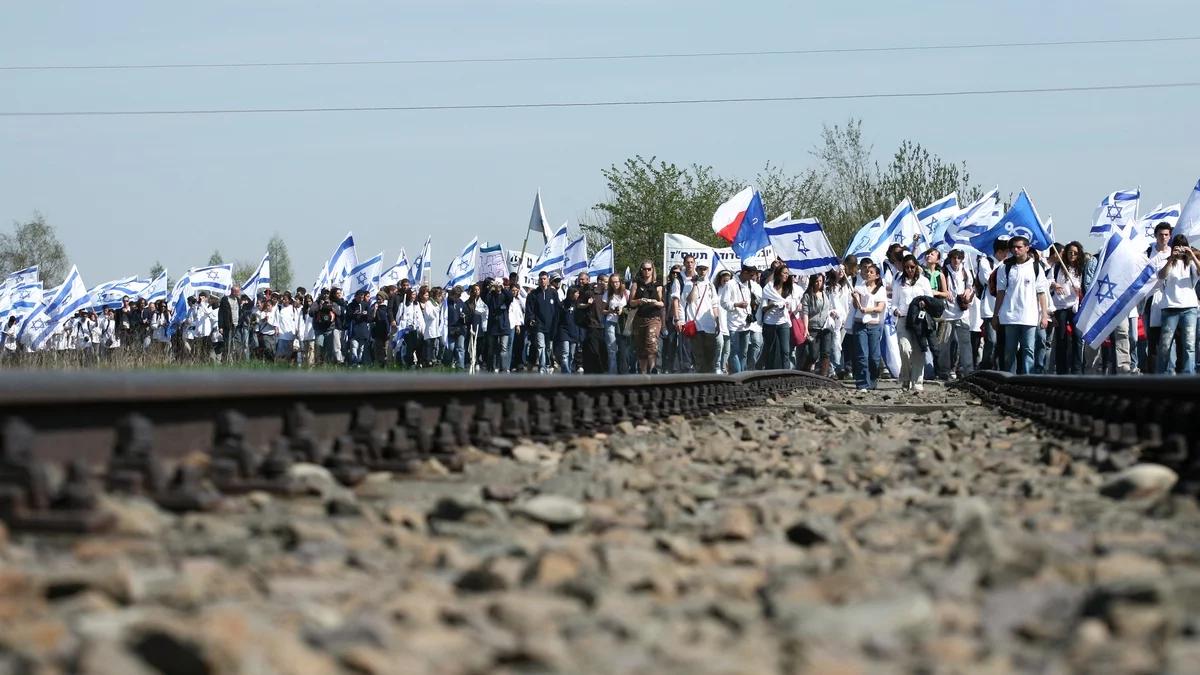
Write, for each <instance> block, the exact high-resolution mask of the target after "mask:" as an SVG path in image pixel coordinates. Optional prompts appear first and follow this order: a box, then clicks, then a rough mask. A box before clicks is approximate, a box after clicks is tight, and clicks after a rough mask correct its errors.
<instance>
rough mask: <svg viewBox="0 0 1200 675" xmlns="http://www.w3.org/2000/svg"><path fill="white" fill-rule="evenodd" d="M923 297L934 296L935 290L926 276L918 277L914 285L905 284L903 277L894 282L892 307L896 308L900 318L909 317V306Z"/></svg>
mask: <svg viewBox="0 0 1200 675" xmlns="http://www.w3.org/2000/svg"><path fill="white" fill-rule="evenodd" d="M923 295H933V288H932V287H931V286H930V285H929V279H926V278H925V275H924V274H922V275H921V276H919V277H917V282H916V283H915V284H912V285H909V284H906V283H904V277H902V276H901V277H896V280H895V281H893V282H892V306H893V307H895V308H896V312H897V314H898V316H908V306H909V305H910V304H912V301H913V300H916V299H917V298H919V297H921V296H923Z"/></svg>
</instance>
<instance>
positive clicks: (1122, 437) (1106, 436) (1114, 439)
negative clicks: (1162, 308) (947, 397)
mask: <svg viewBox="0 0 1200 675" xmlns="http://www.w3.org/2000/svg"><path fill="white" fill-rule="evenodd" d="M952 386H954V387H956V388H961V389H964V390H966V391H968V392H970V393H972V394H974V395H976V396H978V397H979V398H980V399H982V400H983V401H984V402H986V403H990V404H992V405H996V406H999V407H1001V408H1003V409H1005V410H1008V411H1009V412H1013V413H1016V414H1019V415H1022V416H1025V417H1029V418H1031V419H1033V420H1036V421H1037V422H1039V423H1041V424H1043V425H1045V426H1046V427H1047V428H1050V429H1053V430H1056V431H1059V432H1061V433H1064V434H1067V435H1070V436H1075V437H1080V438H1086V439H1087V440H1088V441H1090V443H1091V445H1090V448H1089V456H1088V457H1086V458H1085V459H1087V460H1089V461H1091V462H1092V463H1094V464H1096V465H1097V466H1099V467H1100V468H1102V469H1123V468H1127V467H1128V466H1131V465H1132V464H1134V463H1135V462H1139V461H1148V462H1155V463H1158V464H1162V465H1164V466H1167V467H1170V468H1171V469H1173V470H1174V471H1175V472H1176V473H1178V474H1179V482H1178V483H1177V484H1176V489H1177V490H1178V491H1180V492H1184V493H1187V494H1193V495H1200V380H1198V379H1196V378H1192V377H1172V376H1163V375H1149V376H1139V377H1097V376H1079V375H1072V376H1067V375H1013V374H1010V373H1004V372H998V371H980V372H976V373H973V374H972V375H970V376H969V377H967V378H964V379H963V380H960V381H959V382H957V383H955V384H954V385H952Z"/></svg>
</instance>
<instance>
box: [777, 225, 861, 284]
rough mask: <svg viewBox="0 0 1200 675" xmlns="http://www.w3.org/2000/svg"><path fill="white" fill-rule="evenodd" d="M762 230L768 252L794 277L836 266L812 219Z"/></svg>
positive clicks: (822, 230) (837, 261)
mask: <svg viewBox="0 0 1200 675" xmlns="http://www.w3.org/2000/svg"><path fill="white" fill-rule="evenodd" d="M766 231H767V238H768V239H770V241H771V250H773V251H774V252H775V255H776V256H777V257H778V258H779V259H780V260H782V261H783V262H784V264H785V265H787V267H788V269H789V270H791V271H792V273H794V274H804V275H812V274H817V273H819V272H825V271H828V270H831V269H834V268H836V267H837V266H838V265H839V264H840V261H839V260H838V257H837V254H836V253H834V252H833V246H831V245H830V244H829V238H828V237H826V236H825V230H824V229H822V228H821V223H820V222H819V221H818V220H817V219H816V218H804V219H801V220H791V221H787V222H783V223H775V224H772V225H767V226H766ZM872 260H874V258H872Z"/></svg>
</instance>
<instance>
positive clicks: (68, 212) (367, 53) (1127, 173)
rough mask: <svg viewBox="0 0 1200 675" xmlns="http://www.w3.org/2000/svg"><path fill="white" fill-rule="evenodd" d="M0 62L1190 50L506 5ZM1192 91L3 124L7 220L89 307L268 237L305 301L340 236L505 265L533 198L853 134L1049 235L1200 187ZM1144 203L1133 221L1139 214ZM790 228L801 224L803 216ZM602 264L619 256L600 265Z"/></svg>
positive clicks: (661, 78) (673, 12)
mask: <svg viewBox="0 0 1200 675" xmlns="http://www.w3.org/2000/svg"><path fill="white" fill-rule="evenodd" d="M4 13H5V18H4V21H3V22H2V23H0V44H2V45H4V48H3V50H2V51H0V65H65V64H94V65H103V64H117V63H186V62H237V61H291V60H306V61H311V60H354V59H370V60H376V59H404V58H457V57H504V56H543V55H553V56H569V55H581V54H629V53H647V52H691V51H713V50H737V51H743V50H753V49H801V48H819V47H844V46H892V45H912V44H937V43H952V42H953V43H959V42H1000V41H1037V40H1074V39H1085V40H1089V39H1106V38H1131V37H1153V36H1181V35H1192V34H1200V4H1197V3H1196V2H1195V1H1194V0H1191V1H1187V0H1167V1H1148V2H1139V3H1130V2H1115V1H1112V0H1101V1H1098V2H1090V3H1076V2H1072V3H1065V2H1064V3H1047V2H1044V1H1042V2H1035V1H1030V0H1019V1H1013V2H1006V3H983V2H945V1H931V2H922V3H895V2H881V1H875V2H842V3H798V2H783V1H779V2H745V3H732V2H712V1H709V0H687V1H670V2H663V1H651V0H640V1H637V2H634V1H631V0H604V1H602V2H601V1H594V0H571V1H557V2H556V1H551V0H541V1H537V0H534V1H530V0H509V1H507V2H503V3H492V2H460V1H455V0H437V1H436V2H402V3H380V2H365V1H361V0H343V1H340V2H336V3H296V2H283V1H282V0H271V1H262V2H254V3H246V2H234V1H232V0H210V1H208V2H203V3H174V2H170V3H164V2H159V1H149V0H126V1H124V2H119V3H96V2H58V1H55V0H42V1H40V2H35V3H13V4H10V6H9V7H6V9H5V12H4ZM1197 63H1200V42H1175V43H1159V44H1149V45H1112V46H1075V47H1038V48H1023V49H989V50H967V51H926V52H903V53H884V54H826V55H804V56H767V57H737V58H724V59H716V58H712V59H690V60H661V61H655V60H651V61H603V62H555V63H523V64H522V63H500V64H454V65H386V66H384V65H377V66H361V67H340V68H333V67H324V68H293V69H262V70H249V69H246V70H242V69H216V70H131V71H0V90H3V91H4V92H5V96H4V97H3V98H2V99H0V110H3V111H43V110H80V109H85V110H104V109H111V110H117V109H147V108H161V109H177V108H214V107H221V108H226V107H229V108H256V107H289V106H291V107H319V106H342V105H348V106H361V105H368V106H369V105H422V104H469V103H513V102H539V101H584V100H621V99H651V98H654V99H663V98H703V97H747V96H789V95H811V94H843V93H864V92H889V91H922V90H942V89H979V88H1012V87H1055V86H1080V85H1097V84H1111V83H1118V84H1123V83H1144V82H1180V81H1189V80H1196V79H1197V76H1196V64H1197ZM1198 104H1200V89H1174V90H1156V91H1150V92H1133V93H1126V92H1099V93H1080V94H1036V95H1024V96H991V97H971V98H942V99H899V100H868V101H844V100H843V101H827V102H795V103H770V104H726V105H706V106H671V107H636V108H592V109H542V110H505V111H451V112H446V111H441V112H368V113H329V114H291V115H240V116H203V117H196V116H178V117H87V118H80V117H63V118H40V117H34V118H13V117H7V118H0V222H2V224H3V226H4V227H5V228H8V227H9V225H10V223H11V222H12V221H13V220H18V219H27V218H28V217H30V216H31V215H32V213H33V212H34V211H35V210H40V211H41V212H42V213H43V214H45V216H46V217H47V219H48V220H49V221H50V222H51V223H53V224H54V225H55V226H56V227H57V228H58V232H59V234H60V237H61V239H62V240H63V242H64V244H65V245H66V248H67V252H68V255H69V256H70V257H71V260H72V262H75V263H76V264H78V265H79V267H80V270H81V271H82V273H83V275H84V279H85V280H86V281H87V282H88V283H89V284H94V283H98V282H101V281H104V280H108V279H111V278H116V277H119V276H123V275H128V274H134V273H138V274H145V273H146V271H147V270H148V269H149V267H150V265H151V264H152V263H153V262H154V261H155V260H156V259H158V260H161V261H162V262H163V263H164V264H166V265H167V266H168V268H169V269H170V270H171V272H172V275H173V276H177V275H178V274H179V273H180V272H182V271H183V270H184V269H186V268H187V267H189V266H196V265H201V264H204V263H205V261H207V259H208V256H209V254H210V253H211V252H212V250H213V249H214V248H217V249H220V251H221V253H222V254H224V256H225V258H226V259H227V260H232V259H246V260H251V259H253V260H257V258H258V257H260V256H261V254H262V252H263V249H264V246H265V244H266V241H267V239H268V238H269V237H270V236H271V234H272V233H273V232H276V231H278V232H280V233H281V234H282V235H283V236H284V237H285V239H286V241H287V243H288V246H289V249H290V251H291V255H292V261H293V267H294V270H295V273H296V277H297V281H299V282H301V283H305V284H308V283H311V281H312V280H313V278H314V277H315V276H316V271H317V268H318V266H319V265H320V264H321V263H322V262H323V260H324V259H325V257H326V256H327V255H328V254H329V252H330V250H331V249H332V248H333V247H334V245H335V244H336V243H337V242H338V240H339V239H340V237H341V236H342V235H343V234H345V232H346V231H347V230H353V231H354V233H355V236H356V238H357V240H358V242H359V244H358V248H359V253H360V257H361V258H363V259H365V258H367V257H369V256H371V255H374V254H375V253H376V252H377V251H379V250H380V249H383V250H385V252H386V253H385V256H386V259H387V260H388V261H390V260H392V259H394V257H395V255H396V253H397V251H398V249H399V248H400V247H401V246H405V247H407V248H408V249H409V251H410V255H411V254H412V252H413V249H415V248H417V247H418V246H419V245H420V243H421V242H422V241H423V240H424V238H425V235H426V234H427V233H432V234H433V237H434V270H435V278H440V273H441V272H442V271H444V269H445V265H446V263H447V262H448V256H450V255H451V254H452V253H453V252H456V251H457V250H458V249H460V248H461V247H462V246H463V245H464V244H465V243H466V241H467V240H469V239H470V238H471V237H472V236H474V235H479V237H480V238H481V239H486V240H491V241H500V242H502V243H504V244H505V245H506V246H508V247H510V248H519V247H520V239H521V237H522V233H523V231H524V228H525V225H526V223H527V222H528V218H529V208H530V204H531V202H532V197H533V194H534V191H535V189H536V188H537V187H539V186H540V187H541V188H542V192H543V195H544V198H545V203H546V208H547V211H548V215H549V217H550V219H551V220H552V221H554V223H556V224H557V223H559V222H561V221H563V220H566V219H569V220H571V222H572V225H574V223H576V222H578V220H579V219H580V218H581V217H582V216H583V215H584V214H585V213H587V211H588V209H589V208H590V207H591V206H592V205H593V204H595V203H596V202H597V201H600V200H602V199H603V198H604V197H605V188H604V182H603V179H602V177H601V175H600V171H601V169H602V168H604V167H607V166H609V165H610V164H613V163H619V162H621V161H622V160H624V159H625V158H627V157H630V156H632V155H634V154H642V155H647V156H649V155H657V156H658V157H659V158H662V159H666V160H668V161H673V162H677V163H681V164H690V163H693V162H696V163H701V164H711V165H712V166H714V167H715V168H716V169H717V171H718V172H720V173H721V174H723V175H733V176H746V177H750V176H753V174H754V173H755V172H756V170H757V169H759V168H760V167H761V166H762V165H763V164H764V163H766V162H767V161H772V162H775V163H782V164H783V165H784V167H785V168H790V169H797V170H798V169H800V168H802V167H803V166H805V165H807V164H808V163H809V161H810V160H809V158H808V154H807V151H808V150H809V148H811V146H812V145H813V143H814V142H815V141H816V139H817V136H818V133H819V130H820V128H821V125H822V124H823V123H840V122H844V121H845V120H846V119H847V118H848V117H850V116H854V117H859V118H861V119H862V120H863V121H864V129H865V131H866V133H867V135H868V136H869V138H870V140H871V141H872V142H873V143H874V145H875V147H876V151H877V154H878V155H879V157H880V159H886V156H885V155H886V153H888V152H890V151H891V149H893V148H894V147H895V146H896V145H897V144H898V143H899V141H900V140H902V139H905V138H910V139H913V140H916V141H919V142H921V143H922V144H924V145H926V146H927V147H928V148H930V149H931V150H932V151H934V152H936V153H938V154H940V155H941V156H943V157H945V158H947V159H951V160H965V161H966V162H967V164H968V167H969V169H970V171H971V173H972V178H973V179H974V180H975V181H976V182H978V183H981V184H983V185H985V186H987V187H990V186H991V185H993V184H998V185H1000V187H1001V193H1002V194H1008V193H1009V192H1012V193H1016V192H1017V191H1018V190H1019V189H1020V188H1021V187H1026V188H1028V189H1029V190H1030V192H1031V194H1032V195H1033V197H1034V200H1035V202H1036V203H1037V205H1038V208H1039V210H1040V211H1042V213H1043V215H1046V214H1051V215H1053V217H1054V221H1055V225H1056V230H1057V232H1058V234H1059V238H1067V237H1071V238H1075V237H1083V235H1084V232H1085V231H1086V230H1085V228H1086V226H1087V221H1088V219H1089V217H1090V215H1091V211H1092V209H1093V208H1094V207H1095V205H1096V204H1097V203H1098V201H1099V200H1100V199H1101V197H1103V196H1104V195H1105V194H1106V193H1108V192H1110V191H1112V190H1117V189H1123V188H1130V187H1135V186H1138V185H1140V186H1141V187H1142V190H1143V207H1144V208H1148V207H1151V206H1154V205H1155V204H1157V203H1158V202H1165V203H1173V202H1176V201H1180V200H1182V199H1184V198H1185V197H1186V196H1187V194H1188V192H1189V190H1190V188H1191V186H1192V185H1194V184H1195V182H1196V179H1197V178H1198V177H1200V162H1198V161H1197V157H1198V156H1200V141H1198V140H1197V134H1196V132H1195V126H1196V119H1197V110H1198V108H1200V105H1198ZM1146 202H1149V203H1146ZM796 215H801V214H796ZM619 245H620V244H619V242H618V246H619Z"/></svg>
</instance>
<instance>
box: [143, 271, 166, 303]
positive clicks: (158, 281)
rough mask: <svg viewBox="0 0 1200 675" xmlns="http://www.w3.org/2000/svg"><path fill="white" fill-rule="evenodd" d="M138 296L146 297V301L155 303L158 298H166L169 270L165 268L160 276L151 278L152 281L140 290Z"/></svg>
mask: <svg viewBox="0 0 1200 675" xmlns="http://www.w3.org/2000/svg"><path fill="white" fill-rule="evenodd" d="M137 297H139V298H145V299H146V302H148V303H154V302H156V301H158V300H166V299H167V271H166V270H165V269H164V270H163V271H161V272H159V273H158V276H156V277H154V278H153V279H151V280H150V283H149V284H147V285H146V287H145V288H143V289H142V290H141V291H139V292H138V294H137Z"/></svg>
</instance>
